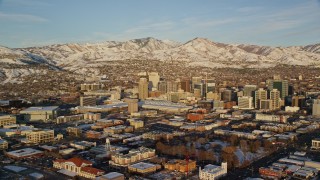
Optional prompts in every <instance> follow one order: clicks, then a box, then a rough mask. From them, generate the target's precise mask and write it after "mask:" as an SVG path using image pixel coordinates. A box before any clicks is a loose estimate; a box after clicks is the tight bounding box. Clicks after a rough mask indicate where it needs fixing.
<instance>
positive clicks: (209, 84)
mask: <svg viewBox="0 0 320 180" xmlns="http://www.w3.org/2000/svg"><path fill="white" fill-rule="evenodd" d="M209 92H216V83H214V81H213V80H211V79H208V80H207V81H206V84H205V92H204V93H205V94H207V93H209Z"/></svg>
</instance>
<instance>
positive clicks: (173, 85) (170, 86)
mask: <svg viewBox="0 0 320 180" xmlns="http://www.w3.org/2000/svg"><path fill="white" fill-rule="evenodd" d="M169 92H178V82H176V81H167V93H169Z"/></svg>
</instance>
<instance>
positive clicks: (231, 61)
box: [0, 38, 320, 83]
mask: <svg viewBox="0 0 320 180" xmlns="http://www.w3.org/2000/svg"><path fill="white" fill-rule="evenodd" d="M126 60H159V61H164V62H165V61H178V62H179V61H184V62H185V63H187V64H188V65H189V66H204V67H212V68H224V67H228V68H269V67H274V66H276V65H281V64H285V65H300V66H314V67H320V44H314V45H308V46H290V47H270V46H258V45H245V44H224V43H217V42H213V41H210V40H208V39H205V38H195V39H192V40H190V41H188V42H186V43H178V42H174V41H170V40H158V39H155V38H142V39H134V40H129V41H125V42H117V41H106V42H101V43H85V44H77V43H69V44H54V45H49V46H43V47H29V48H7V47H3V46H0V65H1V66H0V78H2V80H3V82H4V83H5V82H11V81H14V80H15V79H16V77H21V76H24V75H30V74H33V73H40V72H37V69H36V68H34V67H35V66H34V65H44V66H47V67H49V68H51V69H53V70H57V71H59V70H66V71H72V72H75V73H83V72H84V71H85V70H86V69H90V68H95V67H101V66H104V65H106V64H108V63H109V62H110V61H124V62H123V63H125V61H126ZM31 65H33V66H32V67H31Z"/></svg>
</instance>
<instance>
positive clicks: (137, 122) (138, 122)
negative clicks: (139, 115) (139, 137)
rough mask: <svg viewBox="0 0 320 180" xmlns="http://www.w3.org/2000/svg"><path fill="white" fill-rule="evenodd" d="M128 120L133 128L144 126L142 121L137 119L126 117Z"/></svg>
mask: <svg viewBox="0 0 320 180" xmlns="http://www.w3.org/2000/svg"><path fill="white" fill-rule="evenodd" d="M128 121H129V122H130V126H133V127H134V129H139V128H142V127H143V126H144V122H143V121H142V120H139V119H128Z"/></svg>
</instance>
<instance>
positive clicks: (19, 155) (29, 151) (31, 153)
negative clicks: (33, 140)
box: [6, 148, 43, 159]
mask: <svg viewBox="0 0 320 180" xmlns="http://www.w3.org/2000/svg"><path fill="white" fill-rule="evenodd" d="M6 155H7V156H8V157H10V158H13V159H25V158H30V157H39V156H42V155H43V151H39V150H36V149H33V148H24V149H19V150H15V151H10V152H7V153H6Z"/></svg>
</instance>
